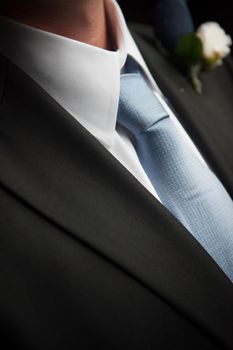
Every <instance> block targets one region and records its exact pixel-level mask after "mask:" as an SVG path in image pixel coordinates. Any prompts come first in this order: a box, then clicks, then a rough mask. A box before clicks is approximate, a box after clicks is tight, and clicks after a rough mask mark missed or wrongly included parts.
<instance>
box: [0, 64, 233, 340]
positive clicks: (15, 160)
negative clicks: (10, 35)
mask: <svg viewBox="0 0 233 350" xmlns="http://www.w3.org/2000/svg"><path fill="white" fill-rule="evenodd" d="M8 70H9V73H8V79H7V85H6V88H5V91H4V100H3V102H2V105H1V106H0V115H1V118H0V130H1V138H0V149H1V152H0V164H1V168H2V169H1V173H0V183H1V184H2V186H4V187H5V188H6V189H7V190H8V191H10V192H11V193H13V194H14V195H16V196H17V198H18V199H19V200H22V201H23V202H22V204H23V203H24V205H27V206H30V208H31V209H32V210H35V211H37V213H38V215H40V216H41V218H42V219H46V220H50V222H51V223H53V224H54V225H57V226H59V227H60V228H62V229H63V231H64V233H66V234H69V235H71V236H72V237H74V238H75V239H76V240H78V241H79V242H81V243H82V244H85V245H87V246H89V247H90V249H92V250H93V251H95V252H97V253H98V254H101V255H102V256H103V257H104V258H106V259H108V261H109V262H111V263H114V264H116V265H117V266H118V267H119V268H121V269H122V270H123V271H124V272H125V273H127V274H129V275H130V276H131V277H132V278H134V279H136V280H137V281H138V282H139V283H141V284H143V285H144V286H145V288H147V289H149V290H151V291H152V292H153V293H156V294H157V295H159V296H160V297H161V299H162V300H164V301H165V302H167V303H168V304H169V305H170V306H171V307H172V308H174V309H176V310H177V311H178V312H179V313H181V314H182V315H183V316H184V317H186V318H187V319H188V320H189V321H190V322H192V323H194V324H195V325H196V326H197V327H198V328H200V329H202V330H203V331H205V332H208V333H209V335H210V336H211V337H213V338H215V340H217V341H218V342H219V343H220V344H222V346H223V344H224V345H228V347H231V345H230V344H232V342H233V336H232V332H231V331H232V324H233V312H232V311H233V298H232V293H233V287H232V284H231V283H230V282H229V280H228V279H227V278H226V277H225V275H224V274H223V273H222V272H221V270H220V269H219V268H218V267H217V266H216V264H215V263H214V262H213V261H212V259H211V258H210V257H209V256H208V255H207V254H206V253H205V251H204V250H203V249H202V248H201V246H200V245H199V244H198V243H197V242H196V241H195V240H194V239H193V238H192V236H191V235H190V234H189V233H188V232H187V231H186V230H185V229H184V227H183V226H182V225H181V224H179V223H178V222H177V220H176V219H174V218H173V216H172V215H170V214H169V212H168V211H167V210H166V209H164V207H163V206H162V205H160V203H159V202H157V201H156V200H155V199H154V198H153V197H152V196H151V195H150V194H149V193H148V191H146V190H145V189H144V188H143V187H142V186H141V185H140V184H139V183H138V181H137V180H136V179H134V177H132V176H131V175H130V174H129V173H128V172H127V170H126V169H125V168H124V167H123V166H122V165H121V164H120V163H119V162H118V161H117V160H116V159H115V158H113V157H112V156H111V155H110V153H109V152H107V151H106V150H105V149H104V148H103V147H102V146H101V145H100V144H99V143H98V142H97V141H96V140H95V139H94V137H92V136H91V135H90V134H89V133H88V132H87V131H86V130H85V129H84V128H83V127H82V126H80V125H79V123H77V122H76V121H75V120H74V119H73V118H72V117H71V116H70V115H69V114H68V113H67V112H66V111H64V110H63V109H62V108H61V107H60V106H59V105H58V104H57V103H56V102H55V101H54V100H53V99H52V98H51V97H50V96H49V95H48V94H46V93H45V92H44V91H43V90H42V89H41V88H40V87H39V86H38V85H37V84H36V83H34V82H33V81H32V80H31V79H30V78H29V77H28V76H27V75H25V74H24V73H23V72H22V71H20V70H19V69H18V68H17V67H15V66H14V65H13V64H11V63H9V64H8Z"/></svg>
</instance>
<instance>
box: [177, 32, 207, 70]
mask: <svg viewBox="0 0 233 350" xmlns="http://www.w3.org/2000/svg"><path fill="white" fill-rule="evenodd" d="M176 55H177V57H178V59H179V60H180V61H182V63H185V64H186V65H188V66H192V65H195V64H197V63H198V62H199V61H200V60H201V59H202V55H203V44H202V41H201V39H200V38H198V37H197V36H196V34H195V33H191V34H187V35H184V36H182V37H181V38H180V39H179V40H178V44H177V47H176Z"/></svg>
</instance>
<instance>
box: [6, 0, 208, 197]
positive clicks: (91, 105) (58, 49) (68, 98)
mask: <svg viewBox="0 0 233 350" xmlns="http://www.w3.org/2000/svg"><path fill="white" fill-rule="evenodd" d="M105 4H106V14H107V16H108V18H109V22H110V24H111V26H112V28H113V31H114V35H115V41H116V43H117V47H118V49H117V51H108V50H104V49H100V48H97V47H95V46H91V45H88V44H85V43H83V42H79V41H76V40H72V39H69V38H66V37H63V36H59V35H56V34H52V33H49V32H46V31H42V30H39V29H36V28H33V27H30V26H27V25H23V24H20V23H18V22H15V21H13V20H9V19H7V18H5V17H0V52H1V53H2V54H4V55H5V56H6V57H8V58H9V59H10V60H12V61H13V62H14V63H15V64H16V65H17V66H18V67H20V68H21V69H22V70H23V71H24V72H25V73H27V74H28V75H29V76H30V77H31V78H32V79H34V80H35V81H36V82H37V83H38V84H39V85H40V86H41V87H42V88H43V89H44V90H45V91H47V92H48V94H50V95H51V96H52V97H53V98H54V99H55V100H56V101H57V102H58V103H59V104H60V105H61V106H62V107H63V108H64V109H66V110H67V111H68V112H69V113H70V114H71V115H72V116H73V117H74V118H75V119H76V120H77V121H78V122H79V123H80V124H82V125H83V126H84V127H85V128H86V129H87V130H88V131H89V132H90V133H91V134H92V135H93V136H94V137H96V138H97V139H98V140H99V142H101V143H102V145H103V146H104V147H105V148H106V149H108V151H109V152H111V154H112V155H113V156H114V157H116V158H117V159H118V161H120V162H121V163H122V164H123V165H124V166H125V167H126V168H127V169H128V171H129V172H130V173H131V174H132V175H134V176H135V177H136V179H137V180H138V181H140V182H141V183H142V184H143V185H144V186H145V188H146V189H147V190H148V191H150V192H151V193H152V194H153V195H154V196H155V197H156V198H157V199H158V200H159V197H158V195H157V193H156V189H155V188H154V187H153V186H152V184H151V182H150V180H149V179H148V177H147V175H146V173H145V172H144V170H143V168H142V166H141V163H140V161H139V159H138V156H137V153H136V151H135V149H134V146H133V144H132V142H131V140H130V138H129V136H128V135H127V133H126V132H125V131H124V130H123V129H121V128H116V120H117V110H118V102H119V89H120V73H121V70H122V68H123V66H124V63H125V61H126V57H127V55H131V56H132V57H133V58H134V59H135V60H136V61H137V63H138V64H139V65H140V66H141V68H142V69H143V71H144V73H145V79H146V80H147V82H148V84H149V85H150V87H151V89H152V90H153V92H154V93H155V94H156V95H157V96H158V97H159V98H160V100H161V102H162V104H163V105H164V107H165V109H166V110H167V111H168V114H169V115H170V117H171V119H172V121H173V122H174V127H177V128H178V130H179V132H180V134H181V137H182V138H183V141H184V142H186V144H187V147H189V148H190V151H191V152H193V153H195V154H196V156H197V157H199V159H200V161H202V162H204V160H203V158H202V156H201V155H200V153H199V152H198V150H197V149H196V147H195V146H194V144H193V142H192V141H191V139H190V138H189V136H188V135H187V133H186V132H185V131H184V129H183V127H182V126H181V124H180V123H179V121H178V120H177V118H176V117H175V115H174V114H173V113H172V111H171V110H170V108H169V107H168V105H167V103H166V102H165V99H164V98H163V96H162V94H161V92H160V90H159V88H158V86H157V84H156V83H155V81H154V79H153V78H152V76H151V74H150V72H149V70H148V68H147V66H146V64H145V62H144V60H143V58H142V56H141V54H140V52H139V50H138V48H137V46H136V44H135V42H134V40H133V38H132V36H131V34H130V33H129V30H128V28H127V25H126V23H125V20H124V17H123V15H122V12H121V10H120V8H119V6H118V4H117V3H116V2H115V0H106V1H105ZM204 163H205V162H204Z"/></svg>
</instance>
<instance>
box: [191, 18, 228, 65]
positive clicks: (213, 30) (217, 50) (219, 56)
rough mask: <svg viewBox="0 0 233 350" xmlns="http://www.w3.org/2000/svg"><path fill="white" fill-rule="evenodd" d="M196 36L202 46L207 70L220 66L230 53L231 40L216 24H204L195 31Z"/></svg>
mask: <svg viewBox="0 0 233 350" xmlns="http://www.w3.org/2000/svg"><path fill="white" fill-rule="evenodd" d="M197 36H198V37H199V38H200V39H201V41H202V44H203V59H204V60H205V61H206V63H207V65H208V66H209V68H214V67H216V66H219V65H221V64H222V60H223V58H224V57H226V56H227V55H228V54H229V53H230V46H231V45H232V40H231V37H230V36H229V35H227V34H226V32H225V31H224V30H223V29H222V28H221V27H220V25H219V24H218V23H216V22H206V23H204V24H202V25H201V26H200V27H199V28H198V29H197Z"/></svg>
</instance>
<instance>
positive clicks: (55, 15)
mask: <svg viewBox="0 0 233 350" xmlns="http://www.w3.org/2000/svg"><path fill="white" fill-rule="evenodd" d="M36 3H37V1H36ZM48 3H49V2H48ZM58 3H59V5H56V6H54V7H53V8H52V10H51V5H46V2H44V1H41V2H40V1H38V5H35V3H34V6H33V8H30V6H22V7H21V8H20V7H17V9H16V8H11V9H8V10H6V12H5V13H3V14H5V15H6V16H7V17H10V18H12V19H14V20H16V21H19V22H21V23H24V24H27V25H30V26H33V27H36V28H39V29H42V30H45V31H48V32H52V33H55V34H58V35H61V36H65V37H68V38H71V39H74V40H78V41H81V42H84V43H86V44H89V45H94V46H97V47H99V48H103V49H112V47H113V45H112V44H111V42H110V39H109V38H108V36H107V32H109V31H108V30H107V19H106V14H105V6H104V0H66V1H60V2H58ZM46 6H48V8H46Z"/></svg>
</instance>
